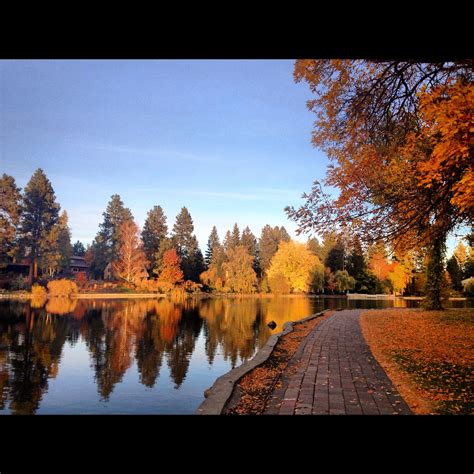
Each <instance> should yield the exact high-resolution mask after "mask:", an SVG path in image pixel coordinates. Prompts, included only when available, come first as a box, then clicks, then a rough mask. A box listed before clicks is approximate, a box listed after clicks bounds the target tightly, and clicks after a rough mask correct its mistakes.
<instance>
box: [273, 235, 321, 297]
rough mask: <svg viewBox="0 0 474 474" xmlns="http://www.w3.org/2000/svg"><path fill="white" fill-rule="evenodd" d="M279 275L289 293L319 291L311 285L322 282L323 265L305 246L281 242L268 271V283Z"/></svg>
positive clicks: (293, 242)
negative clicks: (284, 281)
mask: <svg viewBox="0 0 474 474" xmlns="http://www.w3.org/2000/svg"><path fill="white" fill-rule="evenodd" d="M279 274H281V275H283V276H284V277H285V278H286V280H287V281H288V284H289V287H290V289H291V291H302V292H305V293H308V292H309V291H311V290H313V291H314V290H319V289H320V288H314V287H313V285H314V282H317V281H319V282H321V281H323V280H324V265H323V264H322V263H321V262H320V261H319V258H318V257H317V256H316V255H314V254H313V253H311V252H310V251H309V250H308V248H307V246H306V245H305V244H300V243H298V242H295V241H293V240H290V241H289V242H284V241H282V242H280V245H279V247H278V250H277V252H276V254H275V255H274V256H273V258H272V260H271V263H270V268H269V269H268V279H269V281H271V280H272V278H274V277H275V276H276V275H279Z"/></svg>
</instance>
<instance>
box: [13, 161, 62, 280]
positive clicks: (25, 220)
mask: <svg viewBox="0 0 474 474" xmlns="http://www.w3.org/2000/svg"><path fill="white" fill-rule="evenodd" d="M59 208H60V206H59V204H58V203H57V202H56V196H55V194H54V190H53V187H52V185H51V182H50V181H49V179H48V178H47V177H46V175H45V174H44V172H43V170H42V169H41V168H38V169H37V170H36V171H35V173H34V174H33V176H32V177H31V179H30V181H29V182H28V184H27V185H26V187H25V192H24V195H23V206H22V216H21V223H20V232H21V242H22V245H23V248H24V250H25V252H28V257H29V259H30V262H31V267H30V275H29V280H30V283H31V282H32V280H33V278H37V276H38V259H39V258H41V256H42V255H43V254H44V253H45V251H48V244H49V243H50V241H51V232H52V231H53V229H54V228H55V226H56V224H57V222H58V218H59Z"/></svg>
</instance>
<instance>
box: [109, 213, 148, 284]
mask: <svg viewBox="0 0 474 474" xmlns="http://www.w3.org/2000/svg"><path fill="white" fill-rule="evenodd" d="M118 235H119V239H118V256H117V259H116V260H115V261H114V262H113V265H112V266H113V270H114V273H115V275H116V276H117V277H118V278H120V279H121V280H124V281H125V282H127V283H130V284H133V285H136V284H138V282H139V281H140V279H141V278H144V277H146V276H148V274H147V272H146V265H147V263H148V262H147V259H146V256H145V252H144V251H143V244H142V242H141V239H140V234H139V229H138V226H137V224H135V222H133V221H132V220H126V221H125V222H123V223H122V224H121V225H120V227H119V233H118Z"/></svg>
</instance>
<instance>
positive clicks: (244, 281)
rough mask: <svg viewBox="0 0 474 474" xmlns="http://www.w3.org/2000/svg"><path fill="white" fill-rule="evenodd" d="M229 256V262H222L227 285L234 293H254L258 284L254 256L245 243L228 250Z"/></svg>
mask: <svg viewBox="0 0 474 474" xmlns="http://www.w3.org/2000/svg"><path fill="white" fill-rule="evenodd" d="M227 258H228V260H227V262H224V263H223V264H222V268H223V270H224V273H225V286H226V287H228V288H229V289H230V290H231V291H233V292H234V293H253V292H254V291H255V287H256V285H257V274H256V273H255V271H254V269H253V257H252V256H251V255H250V254H249V253H248V251H247V249H246V248H245V247H244V246H243V245H237V246H236V247H234V248H230V249H229V250H228V252H227Z"/></svg>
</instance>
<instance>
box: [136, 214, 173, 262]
mask: <svg viewBox="0 0 474 474" xmlns="http://www.w3.org/2000/svg"><path fill="white" fill-rule="evenodd" d="M167 234H168V226H167V225H166V216H165V214H164V212H163V209H162V208H161V206H154V207H153V209H151V210H150V211H148V214H147V218H146V220H145V224H144V226H143V231H142V240H143V248H144V250H145V254H146V256H147V259H148V261H149V265H150V268H155V267H156V265H157V262H156V260H155V256H156V253H157V252H158V250H159V249H160V243H161V241H162V240H163V239H164V238H165V237H166V236H167Z"/></svg>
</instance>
